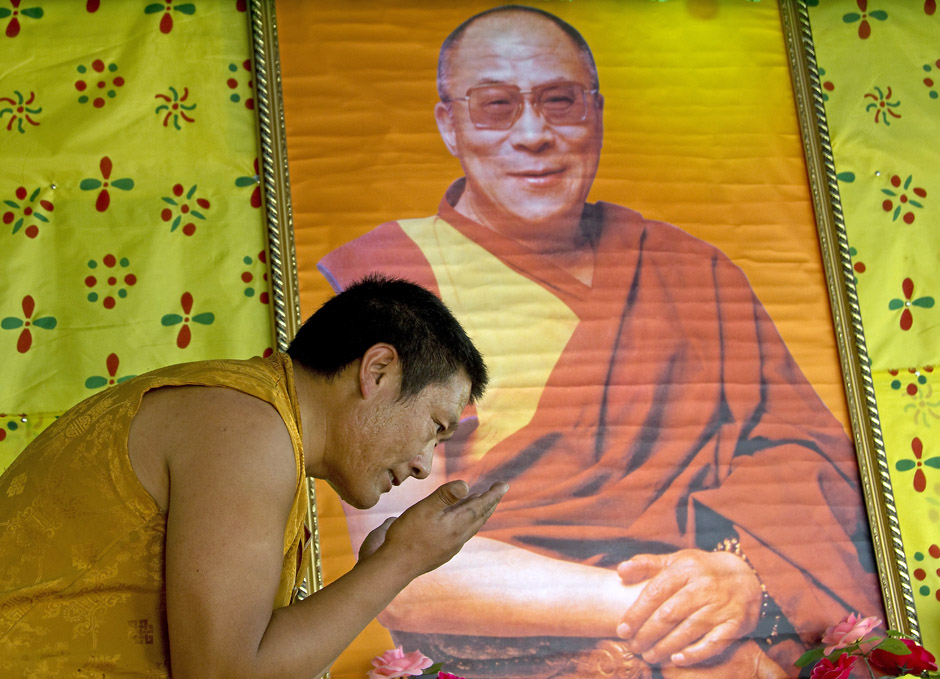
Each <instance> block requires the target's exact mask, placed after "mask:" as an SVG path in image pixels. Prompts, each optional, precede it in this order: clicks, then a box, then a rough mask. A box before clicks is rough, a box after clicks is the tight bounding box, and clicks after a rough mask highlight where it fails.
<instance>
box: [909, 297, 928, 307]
mask: <svg viewBox="0 0 940 679" xmlns="http://www.w3.org/2000/svg"><path fill="white" fill-rule="evenodd" d="M911 304H913V305H914V306H919V307H920V308H921V309H932V308H933V297H918V298H917V299H915V300H914V301H913V302H911Z"/></svg>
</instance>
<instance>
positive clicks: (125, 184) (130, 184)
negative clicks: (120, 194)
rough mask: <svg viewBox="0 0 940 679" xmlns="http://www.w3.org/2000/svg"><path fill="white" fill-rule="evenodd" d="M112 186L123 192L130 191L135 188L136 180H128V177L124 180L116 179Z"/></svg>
mask: <svg viewBox="0 0 940 679" xmlns="http://www.w3.org/2000/svg"><path fill="white" fill-rule="evenodd" d="M111 186H113V187H114V188H116V189H121V191H130V190H131V189H132V188H134V180H133V179H127V178H126V177H125V178H124V179H115V180H114V181H113V182H111Z"/></svg>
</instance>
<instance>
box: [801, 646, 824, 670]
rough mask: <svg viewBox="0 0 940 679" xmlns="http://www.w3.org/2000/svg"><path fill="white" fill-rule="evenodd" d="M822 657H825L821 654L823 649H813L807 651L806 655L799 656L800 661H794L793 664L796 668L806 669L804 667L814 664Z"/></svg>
mask: <svg viewBox="0 0 940 679" xmlns="http://www.w3.org/2000/svg"><path fill="white" fill-rule="evenodd" d="M823 655H825V654H824V653H823V649H821V648H813V649H810V650H808V651H807V652H806V653H804V654H803V655H801V656H800V659H799V660H797V661H796V662H795V663H793V664H794V665H796V666H797V667H806V666H807V665H809V664H810V663H814V662H816V661H817V660H820V659H821V658H822V657H823Z"/></svg>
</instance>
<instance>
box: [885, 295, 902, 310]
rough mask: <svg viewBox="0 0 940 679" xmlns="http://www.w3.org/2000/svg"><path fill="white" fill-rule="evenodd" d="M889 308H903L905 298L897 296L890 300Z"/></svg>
mask: <svg viewBox="0 0 940 679" xmlns="http://www.w3.org/2000/svg"><path fill="white" fill-rule="evenodd" d="M888 308H889V309H891V311H897V310H898V309H902V308H904V300H903V299H898V298H897V297H895V298H894V299H892V300H891V301H890V302H888Z"/></svg>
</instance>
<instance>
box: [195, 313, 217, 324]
mask: <svg viewBox="0 0 940 679" xmlns="http://www.w3.org/2000/svg"><path fill="white" fill-rule="evenodd" d="M193 321H194V322H196V323H199V324H201V325H212V323H213V322H214V321H215V314H213V313H211V312H209V311H207V312H205V313H202V314H196V315H195V316H193Z"/></svg>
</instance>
